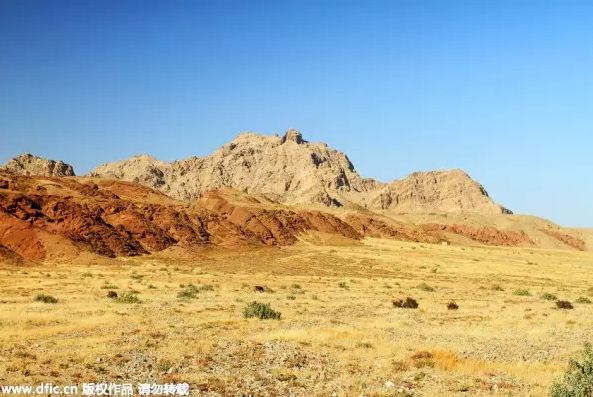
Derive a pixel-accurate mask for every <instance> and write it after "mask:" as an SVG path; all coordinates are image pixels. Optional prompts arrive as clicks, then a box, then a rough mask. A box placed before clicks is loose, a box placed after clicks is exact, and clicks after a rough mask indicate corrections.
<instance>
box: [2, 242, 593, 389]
mask: <svg viewBox="0 0 593 397" xmlns="http://www.w3.org/2000/svg"><path fill="white" fill-rule="evenodd" d="M313 240H314V239H312V238H310V237H309V238H307V239H304V240H303V242H302V243H301V244H299V245H297V246H294V247H288V248H282V249H258V250H250V251H231V252H229V251H227V252H224V251H221V250H204V251H202V252H199V253H196V255H195V256H193V257H192V258H188V257H184V258H182V257H181V256H179V255H176V254H174V253H172V252H169V253H162V254H158V255H154V256H151V257H142V258H133V259H125V260H123V259H119V260H113V261H112V262H111V263H110V264H107V265H89V266H82V265H80V264H76V265H72V264H53V265H45V266H39V267H34V268H31V267H27V268H10V267H3V268H1V270H0V282H1V283H2V284H1V285H2V289H1V292H0V384H37V383H40V382H48V381H51V382H53V383H54V384H58V385H59V384H64V385H65V384H70V383H81V382H93V381H100V380H107V381H116V382H117V381H119V382H123V381H131V382H148V381H160V382H165V381H183V382H188V383H190V384H191V385H192V390H193V392H194V393H195V394H198V393H199V394H200V395H212V396H216V395H224V396H227V395H232V396H235V395H241V394H245V395H249V394H252V395H257V396H265V395H299V396H300V395H302V396H329V395H332V394H333V395H336V396H361V395H364V396H391V395H405V393H409V394H412V395H426V396H456V395H459V396H461V395H486V396H498V395H500V396H506V395H512V396H515V395H517V396H522V395H525V396H527V395H530V396H544V395H547V391H548V388H549V386H550V384H551V382H552V381H553V380H554V379H555V377H557V376H558V375H559V374H561V373H562V371H563V370H564V368H565V365H566V363H567V360H568V358H569V357H570V356H571V355H572V354H573V353H574V352H576V351H578V350H579V349H580V348H581V347H582V345H583V343H584V342H586V341H591V340H592V339H593V338H592V336H593V316H592V314H593V305H587V304H575V308H574V310H569V311H564V310H558V309H556V308H555V305H554V302H551V301H546V300H543V299H541V298H540V295H541V294H542V293H543V292H549V293H552V294H554V295H556V296H558V298H561V299H566V300H570V301H573V302H574V300H576V299H577V298H578V297H579V296H587V295H588V294H590V292H589V291H588V289H589V288H590V287H592V286H593V273H592V272H591V269H592V266H593V254H592V253H590V252H574V251H561V250H541V249H524V248H493V247H460V246H441V245H430V244H417V243H404V242H398V241H390V240H372V239H370V240H365V241H364V242H363V244H358V245H345V244H344V243H343V242H340V244H339V245H335V246H323V245H318V244H316V243H315V242H314V241H313ZM190 283H191V284H194V285H196V286H198V287H199V286H203V285H208V286H212V287H213V290H212V291H207V290H205V291H200V292H198V293H197V294H196V296H197V298H196V299H180V298H178V296H177V295H178V293H179V292H180V291H182V290H183V288H182V287H181V285H188V284H190ZM421 283H425V284H427V285H428V286H429V287H432V288H433V289H434V291H432V292H431V291H427V290H425V289H426V288H425V289H421V288H419V287H418V286H419V285H420V284H421ZM106 284H107V285H115V286H117V287H118V289H116V290H115V291H117V293H118V294H120V295H121V294H122V293H123V292H126V291H137V292H138V294H137V296H138V298H139V299H140V300H141V303H139V304H125V303H118V302H115V301H114V300H112V299H109V298H107V297H106V294H107V291H108V289H105V288H102V287H103V286H104V285H106ZM256 285H259V286H265V287H267V288H270V289H272V290H273V292H266V293H258V292H255V291H254V290H253V287H254V286H256ZM516 289H527V290H529V292H530V294H531V295H530V296H518V295H514V294H513V291H515V290H516ZM40 293H43V294H48V295H52V296H55V297H57V298H58V299H59V302H58V303H57V304H45V303H41V302H35V301H34V298H35V296H36V295H37V294H40ZM407 296H410V297H413V298H415V299H416V300H417V301H418V302H419V304H420V307H419V308H418V309H416V310H413V309H396V308H394V307H393V305H392V301H393V300H394V299H396V298H405V297H407ZM253 300H257V301H259V302H263V303H270V304H271V306H272V308H274V309H276V310H278V311H280V312H281V313H282V319H281V320H258V319H244V318H243V315H242V312H243V308H244V307H245V306H246V305H247V303H249V302H251V301H253ZM449 301H455V302H456V303H457V304H458V305H459V310H447V307H446V305H447V303H448V302H449Z"/></svg>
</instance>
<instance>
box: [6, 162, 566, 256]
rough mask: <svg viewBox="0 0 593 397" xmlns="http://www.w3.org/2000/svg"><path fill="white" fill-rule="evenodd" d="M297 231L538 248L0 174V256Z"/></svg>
mask: <svg viewBox="0 0 593 397" xmlns="http://www.w3.org/2000/svg"><path fill="white" fill-rule="evenodd" d="M303 236H313V239H314V240H320V239H321V236H330V237H329V238H330V240H331V239H332V238H341V239H347V240H350V241H355V240H359V239H361V238H363V237H379V238H393V239H398V240H404V241H417V242H426V243H439V242H443V241H447V242H455V241H456V238H461V237H462V238H464V240H463V243H467V242H471V243H474V244H476V243H479V244H489V245H506V246H534V245H535V244H534V241H533V240H532V239H531V238H530V237H529V236H528V235H527V234H525V233H524V232H522V231H520V230H502V229H500V230H499V229H496V228H494V227H491V226H489V227H480V226H479V225H477V226H472V225H460V224H445V223H438V222H434V221H430V222H423V223H416V224H414V223H409V222H401V221H397V220H394V219H392V218H389V217H386V216H383V215H380V214H375V213H371V212H364V211H344V210H337V209H333V210H332V211H318V210H311V209H306V208H305V209H298V208H296V207H291V206H285V205H282V204H279V203H275V202H273V201H271V200H268V199H265V198H261V197H256V196H250V195H247V194H245V193H242V192H238V191H230V190H220V191H211V192H207V193H205V194H204V195H203V196H202V197H201V198H200V199H199V200H197V201H196V202H194V203H191V204H188V203H187V202H184V201H178V200H175V199H172V198H170V197H168V196H166V195H164V194H163V193H161V192H159V191H156V190H153V189H150V188H147V187H144V186H142V185H139V184H136V183H130V182H123V181H114V180H108V179H102V178H88V177H76V178H54V177H42V176H23V175H18V174H16V173H13V172H9V171H0V260H2V262H4V263H6V262H9V263H17V264H18V263H26V262H27V261H35V262H46V261H50V262H51V261H60V260H70V259H72V258H75V257H79V256H80V255H82V254H85V255H94V256H99V257H100V256H103V257H117V256H135V255H143V254H150V253H152V252H158V251H162V250H165V249H168V248H173V247H178V248H180V249H184V250H189V251H188V252H193V251H195V249H196V248H198V247H208V246H221V247H227V248H239V247H250V246H282V245H291V244H295V243H297V242H298V241H299V239H301V238H303ZM316 236H317V237H316ZM331 236H333V237H331ZM456 236H457V237H456ZM326 241H327V239H326ZM572 242H573V241H571V243H572ZM567 248H575V247H570V246H567Z"/></svg>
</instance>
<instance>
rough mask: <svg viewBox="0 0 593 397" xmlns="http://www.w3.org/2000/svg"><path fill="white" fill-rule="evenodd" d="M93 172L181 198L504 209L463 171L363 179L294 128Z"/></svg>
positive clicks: (413, 209)
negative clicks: (211, 195)
mask: <svg viewBox="0 0 593 397" xmlns="http://www.w3.org/2000/svg"><path fill="white" fill-rule="evenodd" d="M90 175H91V176H94V177H101V178H109V179H121V180H125V181H130V182H138V183H141V184H143V185H145V186H148V187H151V188H154V189H158V190H160V191H162V192H164V193H165V194H167V195H169V196H171V197H173V198H176V199H180V200H195V199H198V198H199V197H200V196H201V195H202V194H203V193H204V192H207V191H210V190H215V189H220V188H224V187H227V188H233V189H238V190H241V191H243V192H246V193H248V194H258V195H265V196H266V197H269V198H271V199H273V200H276V201H279V202H282V203H286V204H305V205H306V204H321V205H324V206H334V207H342V206H343V207H348V208H367V209H372V210H379V209H385V210H397V211H401V212H431V211H437V212H480V213H498V214H500V213H506V212H509V211H507V210H505V209H504V208H503V207H501V206H500V205H498V204H496V203H494V202H493V201H492V199H491V198H490V197H489V196H488V193H487V192H486V190H485V189H484V188H483V187H482V186H481V185H480V184H478V183H477V182H475V181H474V180H472V179H471V178H470V177H469V175H467V174H466V173H464V172H463V171H460V170H452V171H439V172H417V173H414V174H412V175H410V176H409V177H407V178H405V179H404V180H401V181H394V182H393V183H390V184H385V183H380V182H378V181H375V180H373V179H367V178H363V177H361V176H360V175H359V174H358V173H357V172H356V170H355V168H354V166H353V164H352V163H351V162H350V160H349V159H348V157H347V156H346V155H345V154H344V153H341V152H339V151H337V150H335V149H332V148H330V147H328V146H327V145H326V144H323V143H309V142H307V141H305V140H304V139H303V138H302V135H301V134H300V133H299V132H298V131H295V130H289V131H287V133H286V134H285V135H284V136H283V137H279V136H262V135H257V134H252V133H247V134H241V135H239V136H238V137H237V138H235V139H234V140H233V141H232V142H230V143H228V144H226V145H224V146H222V147H221V148H220V149H218V150H216V151H215V152H214V153H212V154H211V155H209V156H206V157H202V158H199V157H192V158H189V159H186V160H179V161H175V162H173V163H167V162H163V161H160V160H157V159H155V158H153V157H150V156H145V155H144V156H135V157H132V158H130V159H128V160H124V161H120V162H115V163H108V164H103V165H101V166H99V167H97V168H96V169H95V170H94V171H93V172H92V173H91V174H90Z"/></svg>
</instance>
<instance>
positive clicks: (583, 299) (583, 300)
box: [575, 296, 591, 305]
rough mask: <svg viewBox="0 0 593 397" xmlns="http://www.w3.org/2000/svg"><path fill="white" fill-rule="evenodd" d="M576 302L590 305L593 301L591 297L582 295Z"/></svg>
mask: <svg viewBox="0 0 593 397" xmlns="http://www.w3.org/2000/svg"><path fill="white" fill-rule="evenodd" d="M575 302H576V303H581V304H585V305H588V304H590V303H591V299H589V298H587V297H585V296H581V297H579V298H577V300H576V301H575Z"/></svg>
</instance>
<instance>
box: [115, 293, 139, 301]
mask: <svg viewBox="0 0 593 397" xmlns="http://www.w3.org/2000/svg"><path fill="white" fill-rule="evenodd" d="M115 301H116V302H117V303H140V299H138V297H137V296H136V294H135V293H133V292H125V293H123V294H122V295H121V296H119V297H117V298H116V299H115Z"/></svg>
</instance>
